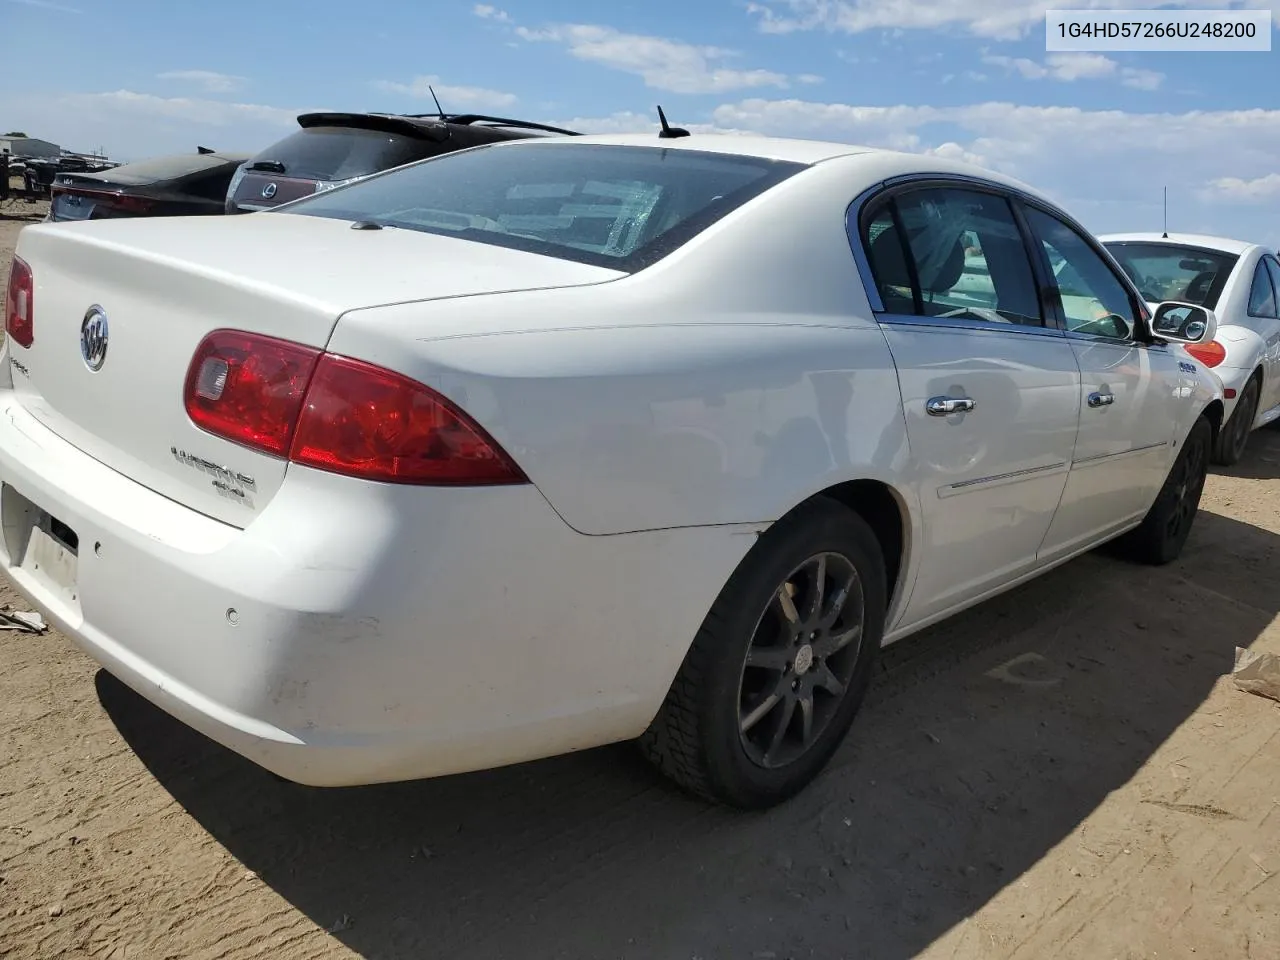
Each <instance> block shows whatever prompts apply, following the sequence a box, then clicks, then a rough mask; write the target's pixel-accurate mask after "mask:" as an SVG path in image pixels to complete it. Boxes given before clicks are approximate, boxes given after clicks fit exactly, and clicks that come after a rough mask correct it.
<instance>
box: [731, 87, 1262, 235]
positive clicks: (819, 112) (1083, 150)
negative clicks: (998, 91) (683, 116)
mask: <svg viewBox="0 0 1280 960" xmlns="http://www.w3.org/2000/svg"><path fill="white" fill-rule="evenodd" d="M712 120H713V122H714V123H715V124H717V125H721V126H725V127H732V128H735V129H747V130H767V131H769V132H770V133H774V134H777V135H780V136H797V137H816V138H819V139H825V140H837V141H845V142H850V143H861V144H867V145H870V146H884V147H891V148H894V149H906V150H911V151H920V152H926V151H932V152H934V153H937V154H939V155H942V156H953V157H963V156H966V155H967V158H968V159H970V160H975V159H976V160H977V161H978V162H979V163H980V165H981V166H985V167H988V168H990V169H996V170H1000V171H1002V172H1005V173H1008V174H1010V175H1012V176H1015V177H1018V178H1020V179H1022V180H1024V181H1026V182H1028V183H1031V184H1034V185H1036V186H1039V187H1041V188H1042V189H1044V190H1045V191H1046V192H1048V193H1049V194H1050V195H1051V196H1055V197H1057V198H1058V199H1059V200H1060V201H1061V202H1063V203H1064V204H1066V205H1067V207H1068V209H1070V210H1073V212H1075V213H1076V214H1077V215H1079V216H1080V217H1081V218H1082V219H1084V221H1085V223H1086V224H1087V225H1088V226H1090V227H1092V228H1093V229H1095V230H1098V231H1099V232H1103V231H1108V230H1125V229H1135V230H1145V229H1158V228H1159V227H1160V208H1161V189H1160V188H1161V187H1162V186H1164V185H1168V187H1169V215H1170V225H1171V226H1173V227H1175V228H1177V229H1189V228H1190V227H1191V225H1192V224H1193V222H1194V223H1195V224H1200V225H1201V228H1202V229H1208V230H1210V231H1211V232H1216V233H1224V234H1226V235H1228V236H1231V235H1236V236H1240V237H1241V238H1242V239H1246V240H1250V239H1251V240H1255V241H1257V242H1263V243H1266V244H1267V245H1268V246H1271V247H1276V246H1280V174H1277V173H1276V172H1275V158H1276V156H1280V110H1262V109H1254V110H1221V111H1199V110H1197V111H1189V112H1184V113H1127V112H1124V111H1120V110H1082V109H1080V108H1076V107H1031V106H1020V105H1016V104H1012V103H1001V102H987V103H977V104H972V105H968V106H958V107H934V106H906V105H902V106H891V107H866V106H858V105H853V104H840V103H812V102H806V101H802V100H764V99H750V100H743V101H740V102H738V103H731V104H724V105H722V106H720V107H718V108H717V109H716V110H715V111H714V112H713V113H712ZM957 130H959V131H961V135H960V136H957V133H956V131H957ZM1223 143H1229V144H1231V145H1232V146H1231V149H1230V150H1229V151H1224V150H1223V149H1222V146H1221V145H1222V144H1223ZM1224 200H1235V201H1239V203H1238V204H1237V205H1227V204H1224V203H1223V201H1224Z"/></svg>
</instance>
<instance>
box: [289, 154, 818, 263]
mask: <svg viewBox="0 0 1280 960" xmlns="http://www.w3.org/2000/svg"><path fill="white" fill-rule="evenodd" d="M802 169H804V165H803V164H798V163H787V162H783V161H777V160H764V159H758V158H755V157H742V156H734V155H725V154H715V153H702V152H698V151H691V150H668V149H663V148H661V147H622V146H605V145H594V144H551V143H539V144H506V145H500V146H499V145H495V146H485V147H477V148H475V149H472V150H467V151H462V152H457V153H449V154H444V155H442V156H439V157H436V158H435V159H432V160H429V161H427V162H425V163H420V164H416V165H414V166H412V167H406V168H405V169H403V170H396V171H394V172H392V173H389V174H385V175H383V176H380V177H375V178H373V179H370V180H365V181H363V182H361V183H356V184H352V185H351V186H348V187H344V188H342V189H339V190H335V191H333V192H330V193H325V194H320V195H318V196H316V197H312V198H308V199H305V200H301V201H299V202H297V203H295V204H291V205H289V206H288V207H287V208H284V209H283V210H281V211H280V212H281V213H296V214H304V215H309V216H316V217H332V218H335V219H341V220H370V221H373V222H376V223H380V224H383V225H384V226H392V227H401V228H404V229H408V230H420V231H423V232H425V233H434V234H440V235H445V236H456V237H461V238H464V239H467V240H474V241H477V242H480V243H489V244H493V245H495V246H501V247H510V248H513V249H517V250H528V251H530V252H532V253H541V254H545V255H547V256H552V257H558V258H560V259H564V260H576V261H579V262H581V263H589V264H595V265H598V266H605V267H612V268H614V269H618V270H625V271H635V270H639V269H642V268H644V267H645V266H647V265H649V264H651V263H653V262H655V261H657V260H659V259H661V258H662V257H664V256H666V255H667V254H668V253H670V252H671V251H672V250H674V249H675V248H676V247H678V246H680V245H681V244H683V243H685V242H687V241H688V240H689V239H691V238H692V237H694V236H696V235H697V234H698V233H700V232H701V231H702V230H705V229H706V228H707V227H708V226H710V225H711V224H712V223H714V222H715V221H716V220H719V219H720V218H721V217H723V216H724V215H725V214H727V213H729V212H730V211H731V210H733V209H735V208H736V207H738V206H740V205H741V204H743V203H745V202H746V201H747V200H750V199H751V198H752V197H755V196H758V195H759V194H761V193H763V192H764V191H765V190H768V189H769V188H770V187H772V186H774V185H776V184H778V183H780V182H782V181H783V180H785V179H787V178H788V177H790V176H792V175H794V174H795V173H797V172H799V171H800V170H802Z"/></svg>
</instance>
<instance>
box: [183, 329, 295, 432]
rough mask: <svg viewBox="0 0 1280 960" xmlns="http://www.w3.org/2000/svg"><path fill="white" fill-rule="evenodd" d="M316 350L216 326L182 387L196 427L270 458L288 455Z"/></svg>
mask: <svg viewBox="0 0 1280 960" xmlns="http://www.w3.org/2000/svg"><path fill="white" fill-rule="evenodd" d="M319 359H320V351H319V350H316V349H314V348H312V347H304V346H302V345H301V344H297V343H290V342H288V341H287V340H276V339H274V338H271V337H259V336H256V335H254V334H250V333H238V332H236V331H233V330H217V331H215V332H213V333H211V334H209V336H207V337H205V339H204V341H203V342H202V343H201V344H200V346H199V348H197V350H196V355H195V357H193V358H192V360H191V367H190V368H189V369H188V370H187V383H186V389H185V390H184V391H183V393H184V400H185V402H186V407H187V416H189V417H190V418H191V419H192V421H193V422H194V423H195V424H196V426H198V427H202V428H203V429H205V430H208V431H209V432H210V433H213V434H217V435H218V436H220V437H224V438H226V439H227V440H232V441H234V442H235V443H242V444H244V445H245V446H246V447H253V448H254V449H255V450H261V451H263V452H264V453H269V454H272V455H273V456H277V457H283V456H286V455H287V454H288V453H289V444H290V442H291V441H292V440H293V431H294V428H295V427H296V426H297V424H298V414H299V412H300V411H301V410H302V401H303V398H304V397H305V396H306V392H307V383H308V382H309V381H310V380H311V374H312V371H314V370H315V368H316V361H317V360H319Z"/></svg>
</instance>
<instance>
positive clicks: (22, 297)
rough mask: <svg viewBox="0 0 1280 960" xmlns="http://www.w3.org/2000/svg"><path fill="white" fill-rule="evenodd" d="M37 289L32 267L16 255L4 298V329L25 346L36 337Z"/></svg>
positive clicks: (10, 269)
mask: <svg viewBox="0 0 1280 960" xmlns="http://www.w3.org/2000/svg"><path fill="white" fill-rule="evenodd" d="M35 289H36V284H35V280H34V279H33V278H32V276H31V268H30V267H29V266H27V263H26V261H25V260H23V259H22V258H21V257H14V258H13V265H12V266H11V267H10V268H9V287H8V292H7V293H6V294H5V298H4V329H5V333H7V334H8V335H9V336H10V337H11V338H12V339H13V340H14V342H15V343H18V344H19V345H21V346H24V347H29V346H31V344H32V343H33V342H34V341H35V338H36V318H35Z"/></svg>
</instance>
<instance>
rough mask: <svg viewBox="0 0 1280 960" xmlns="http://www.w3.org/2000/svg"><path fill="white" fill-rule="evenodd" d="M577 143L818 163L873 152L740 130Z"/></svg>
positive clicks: (592, 137)
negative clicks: (693, 151)
mask: <svg viewBox="0 0 1280 960" xmlns="http://www.w3.org/2000/svg"><path fill="white" fill-rule="evenodd" d="M573 142H574V143H575V144H580V143H598V144H605V145H614V146H627V147H662V148H664V149H669V150H701V151H704V152H706V153H731V154H737V155H739V156H745V157H760V158H761V159H765V160H789V161H792V162H794V163H818V162H820V161H822V160H830V159H832V158H833V157H844V156H849V155H851V154H857V153H871V152H873V148H872V147H862V146H857V145H855V144H849V143H828V142H826V141H823V140H793V139H790V138H788V137H757V136H753V135H749V134H738V133H706V134H694V135H692V136H688V137H674V138H668V139H662V138H660V137H659V136H658V134H657V131H656V130H654V131H653V132H651V133H604V134H588V135H586V136H581V137H574V138H573Z"/></svg>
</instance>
